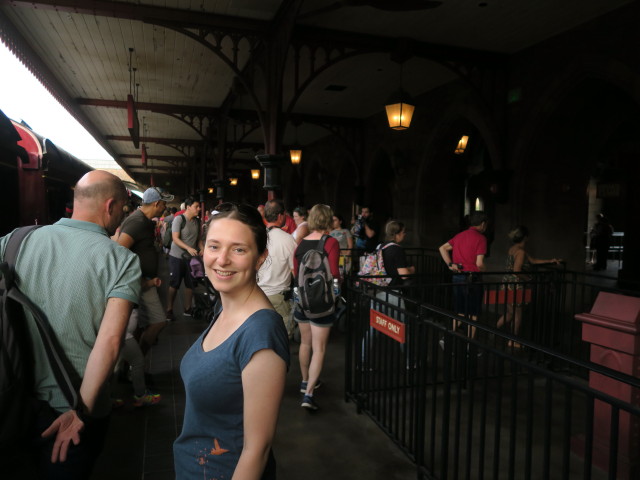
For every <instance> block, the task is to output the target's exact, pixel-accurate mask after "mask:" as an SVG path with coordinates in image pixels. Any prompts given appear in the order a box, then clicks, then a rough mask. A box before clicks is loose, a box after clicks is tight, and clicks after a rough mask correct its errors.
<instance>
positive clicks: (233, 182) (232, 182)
mask: <svg viewBox="0 0 640 480" xmlns="http://www.w3.org/2000/svg"><path fill="white" fill-rule="evenodd" d="M229 185H231V186H232V187H235V186H236V185H238V178H237V177H231V178H229Z"/></svg>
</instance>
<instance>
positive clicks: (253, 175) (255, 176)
mask: <svg viewBox="0 0 640 480" xmlns="http://www.w3.org/2000/svg"><path fill="white" fill-rule="evenodd" d="M251 178H252V179H253V180H258V179H259V178H260V169H259V168H256V169H255V170H253V169H252V170H251Z"/></svg>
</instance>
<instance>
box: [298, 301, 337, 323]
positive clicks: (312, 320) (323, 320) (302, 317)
mask: <svg viewBox="0 0 640 480" xmlns="http://www.w3.org/2000/svg"><path fill="white" fill-rule="evenodd" d="M293 319H294V320H295V321H296V322H298V323H310V324H311V325H313V326H315V327H331V326H332V325H333V322H335V321H336V316H335V314H334V313H332V314H330V315H327V316H326V317H320V318H307V316H306V315H305V314H304V312H303V311H302V308H300V305H299V304H297V303H296V306H295V308H294V310H293Z"/></svg>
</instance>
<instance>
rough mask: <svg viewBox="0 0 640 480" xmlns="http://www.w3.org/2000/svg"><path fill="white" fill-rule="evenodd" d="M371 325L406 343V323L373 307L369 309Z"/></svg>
mask: <svg viewBox="0 0 640 480" xmlns="http://www.w3.org/2000/svg"><path fill="white" fill-rule="evenodd" d="M369 325H371V326H372V327H373V328H375V329H376V330H378V331H379V332H382V333H384V334H385V335H386V336H388V337H391V338H393V339H394V340H395V341H396V342H400V343H405V341H406V340H405V332H404V328H405V324H404V323H402V322H399V321H397V320H394V319H393V318H391V317H389V316H387V315H385V314H384V313H380V312H378V311H377V310H374V309H373V308H372V309H371V310H369Z"/></svg>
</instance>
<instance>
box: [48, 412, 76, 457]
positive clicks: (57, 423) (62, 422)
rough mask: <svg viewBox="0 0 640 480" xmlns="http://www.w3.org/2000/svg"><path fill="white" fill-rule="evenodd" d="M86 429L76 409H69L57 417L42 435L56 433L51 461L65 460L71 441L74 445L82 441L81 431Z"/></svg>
mask: <svg viewBox="0 0 640 480" xmlns="http://www.w3.org/2000/svg"><path fill="white" fill-rule="evenodd" d="M82 430H84V422H83V421H82V420H80V417H78V413H77V412H76V411H75V410H68V411H66V412H64V413H63V414H62V415H60V416H59V417H58V418H56V419H55V420H54V421H53V423H52V424H51V425H50V426H49V428H47V429H46V430H45V431H44V432H42V437H43V438H46V437H50V436H51V435H53V434H54V433H55V434H56V440H55V442H54V444H53V451H52V452H51V462H52V463H56V462H57V461H58V460H60V461H61V462H64V461H65V460H66V459H67V451H68V450H69V443H70V442H73V444H74V445H78V444H79V443H80V432H81V431H82Z"/></svg>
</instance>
